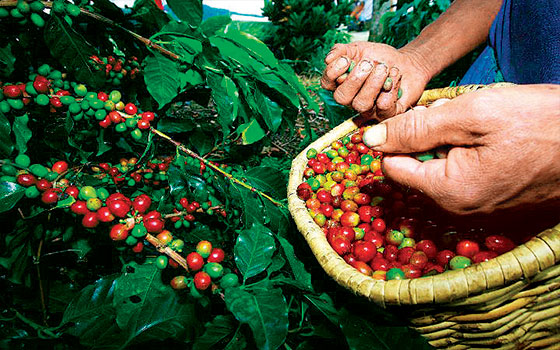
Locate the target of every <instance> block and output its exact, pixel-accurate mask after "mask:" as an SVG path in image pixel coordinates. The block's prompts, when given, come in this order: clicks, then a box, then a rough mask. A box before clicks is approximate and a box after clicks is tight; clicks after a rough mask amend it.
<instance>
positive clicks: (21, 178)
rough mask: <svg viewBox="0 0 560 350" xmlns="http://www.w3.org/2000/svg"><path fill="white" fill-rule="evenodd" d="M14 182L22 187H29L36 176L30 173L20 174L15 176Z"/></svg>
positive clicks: (34, 181)
mask: <svg viewBox="0 0 560 350" xmlns="http://www.w3.org/2000/svg"><path fill="white" fill-rule="evenodd" d="M16 182H17V183H18V184H20V185H22V186H23V187H29V186H33V185H35V183H36V182H37V178H36V177H35V176H33V175H31V174H20V175H18V177H17V178H16Z"/></svg>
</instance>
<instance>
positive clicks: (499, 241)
mask: <svg viewBox="0 0 560 350" xmlns="http://www.w3.org/2000/svg"><path fill="white" fill-rule="evenodd" d="M484 245H486V247H488V249H490V250H491V251H494V252H496V253H498V254H503V253H505V252H509V251H510V250H512V249H513V248H515V243H513V241H512V240H511V239H509V238H507V237H505V236H502V235H492V236H488V237H486V239H485V240H484Z"/></svg>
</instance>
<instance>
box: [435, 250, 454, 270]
mask: <svg viewBox="0 0 560 350" xmlns="http://www.w3.org/2000/svg"><path fill="white" fill-rule="evenodd" d="M454 256H455V253H453V252H452V251H451V250H448V249H445V250H442V251H440V252H438V253H437V255H436V262H437V263H438V264H439V265H441V266H447V264H448V263H449V261H450V260H451V259H452V258H453V257H454Z"/></svg>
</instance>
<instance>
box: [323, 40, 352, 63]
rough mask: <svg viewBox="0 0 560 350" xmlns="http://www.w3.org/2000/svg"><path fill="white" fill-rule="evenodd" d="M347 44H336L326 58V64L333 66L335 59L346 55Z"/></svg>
mask: <svg viewBox="0 0 560 350" xmlns="http://www.w3.org/2000/svg"><path fill="white" fill-rule="evenodd" d="M346 51H347V50H346V45H345V44H335V45H334V46H333V47H332V49H331V50H330V51H329V53H328V54H327V56H326V57H325V64H327V65H328V64H331V63H332V62H333V61H334V60H335V59H337V58H338V57H340V56H343V55H345V54H346Z"/></svg>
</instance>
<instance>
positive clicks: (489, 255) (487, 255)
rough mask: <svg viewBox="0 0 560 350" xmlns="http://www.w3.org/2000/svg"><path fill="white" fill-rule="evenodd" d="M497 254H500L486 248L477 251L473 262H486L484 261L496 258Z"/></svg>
mask: <svg viewBox="0 0 560 350" xmlns="http://www.w3.org/2000/svg"><path fill="white" fill-rule="evenodd" d="M497 256H498V253H496V252H494V251H491V250H490V251H488V250H484V251H481V252H478V253H476V254H475V256H473V258H472V261H473V263H475V264H478V263H481V262H484V261H488V260H491V259H494V258H495V257H497Z"/></svg>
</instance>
